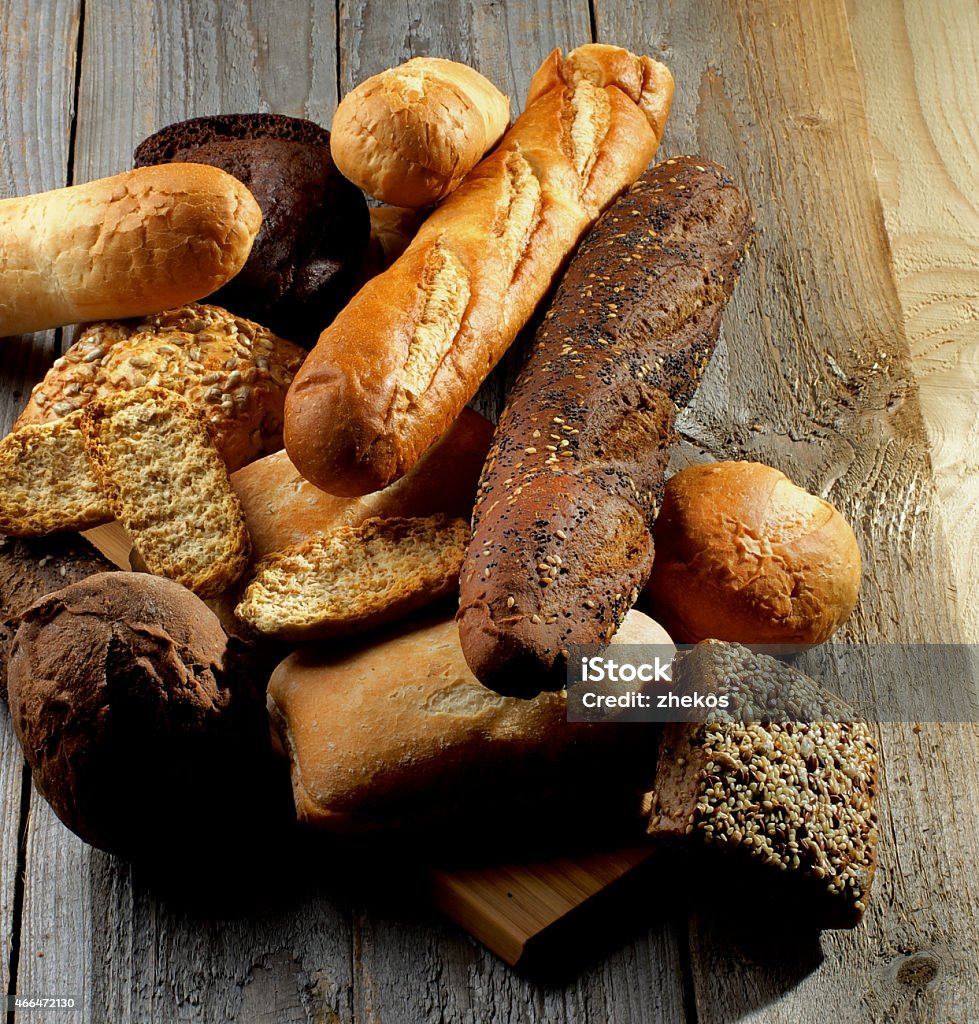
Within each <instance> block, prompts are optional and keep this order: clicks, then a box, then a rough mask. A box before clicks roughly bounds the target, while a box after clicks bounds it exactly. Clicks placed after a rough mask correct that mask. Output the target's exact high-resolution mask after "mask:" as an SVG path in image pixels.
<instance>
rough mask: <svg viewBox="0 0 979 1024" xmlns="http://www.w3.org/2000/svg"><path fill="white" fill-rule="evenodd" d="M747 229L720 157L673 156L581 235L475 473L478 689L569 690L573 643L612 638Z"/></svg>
mask: <svg viewBox="0 0 979 1024" xmlns="http://www.w3.org/2000/svg"><path fill="white" fill-rule="evenodd" d="M751 225H752V215H751V210H750V207H749V205H748V203H747V202H746V201H745V199H744V198H743V197H742V196H741V194H740V192H739V191H738V189H737V188H736V187H735V185H734V183H733V181H732V180H731V178H730V177H729V176H728V174H727V172H726V171H725V170H724V169H723V168H722V167H720V166H718V165H717V164H714V163H711V162H710V161H707V160H703V159H701V158H699V157H689V156H687V157H678V158H675V159H673V160H667V161H665V162H664V163H661V164H659V165H658V166H656V167H654V168H652V169H651V170H649V171H647V172H646V173H645V174H644V175H643V177H642V178H641V179H640V180H639V181H638V182H637V184H636V185H635V186H634V187H633V188H632V189H631V191H629V192H628V193H627V194H626V195H624V196H623V197H622V198H621V199H620V200H619V201H618V202H617V203H616V204H615V205H614V206H613V207H612V208H611V210H609V212H608V213H607V214H606V215H605V217H604V218H603V219H602V220H601V221H600V222H599V224H598V225H597V226H596V227H595V228H594V229H593V230H592V231H591V232H590V233H589V235H588V236H587V237H586V238H585V240H584V242H583V243H582V244H581V246H580V248H579V250H578V252H577V254H576V255H575V258H574V259H573V261H572V263H571V265H570V267H569V269H568V272H567V274H566V275H565V277H564V279H563V280H562V282H561V285H560V286H559V288H558V291H557V293H556V295H555V297H554V301H553V303H552V305H551V308H550V310H549V312H548V313H547V316H546V318H545V320H544V322H543V323H542V325H541V327H540V329H539V330H538V333H537V337H536V339H535V344H534V347H533V349H532V351H531V353H530V356H529V357H528V361H527V364H526V365H525V367H524V369H523V372H522V373H521V376H520V378H519V380H518V381H517V383H516V385H515V387H514V389H513V391H512V392H511V394H510V397H509V400H508V401H507V405H506V408H505V409H504V411H503V414H502V416H501V417H500V422H499V424H498V426H497V431H496V434H495V436H494V440H493V444H492V446H491V448H490V454H489V457H488V459H487V462H486V466H485V468H484V470H483V475H482V478H481V481H480V490H479V494H478V496H477V500H476V508H475V510H474V514H473V536H472V541H471V543H470V546H469V550H468V553H467V556H466V561H465V563H464V565H463V570H462V576H461V598H460V609H459V628H460V633H461V636H462V646H463V650H464V651H465V654H466V659H467V661H468V663H469V666H470V668H471V669H472V670H473V672H474V673H475V675H476V676H477V677H478V678H479V679H480V681H481V682H483V683H485V684H486V685H489V686H492V687H494V688H495V689H498V690H499V691H500V692H501V693H510V692H514V687H522V686H524V685H527V683H528V682H530V683H531V684H532V685H534V686H554V687H560V686H563V685H564V678H563V671H562V670H563V667H564V661H565V656H564V652H565V651H566V650H567V648H568V647H569V645H571V644H594V643H606V642H607V641H608V640H609V639H610V637H611V636H612V635H613V634H614V633H615V631H616V629H617V628H618V626H619V625H620V623H621V622H622V620H623V618H624V617H625V614H626V612H627V611H628V610H629V608H630V607H631V606H632V605H633V604H634V603H635V601H636V598H637V596H638V594H639V591H640V590H641V589H642V587H643V585H644V584H645V582H646V580H647V578H648V576H649V573H650V570H651V568H652V564H653V542H652V537H651V532H650V531H651V529H652V525H653V520H654V518H655V516H656V509H657V503H658V502H659V500H660V497H661V492H662V487H663V479H664V471H665V468H666V462H667V458H668V448H669V445H670V444H671V442H672V441H673V439H674V429H673V421H674V417H675V414H676V408H677V406H683V405H685V404H686V403H687V402H688V401H689V400H690V397H691V396H692V395H693V392H694V390H695V388H696V386H697V383H698V381H699V379H700V376H701V374H702V373H703V370H704V368H705V367H706V365H707V362H708V360H709V359H710V356H711V353H712V352H713V349H714V345H715V343H716V341H717V335H718V330H719V328H720V318H721V313H722V311H723V309H724V305H725V303H726V302H727V299H728V297H729V296H730V294H731V291H732V289H733V287H734V283H735V280H736V276H737V272H738V269H739V267H740V264H741V260H742V259H743V257H744V254H745V251H746V247H747V244H748V240H749V238H750V235H751ZM520 692H521V693H523V691H522V690H521V691H520Z"/></svg>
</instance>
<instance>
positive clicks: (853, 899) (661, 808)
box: [643, 641, 878, 927]
mask: <svg viewBox="0 0 979 1024" xmlns="http://www.w3.org/2000/svg"><path fill="white" fill-rule="evenodd" d="M674 664H675V668H674V690H675V691H676V692H677V693H686V694H689V693H694V692H697V693H699V694H702V695H703V694H707V693H714V694H715V695H727V696H728V698H729V707H728V709H727V710H726V711H711V712H709V713H708V716H707V720H706V721H702V722H671V723H669V724H668V725H666V726H665V728H664V731H663V737H662V740H661V744H660V754H659V761H658V764H657V769H656V778H655V782H654V785H653V789H652V791H651V792H650V793H647V794H646V797H645V800H644V806H643V811H644V813H646V814H648V816H649V823H648V828H647V832H648V834H649V835H650V836H652V837H655V838H657V839H658V840H663V841H666V842H672V843H674V844H682V845H683V846H684V848H687V849H690V848H691V847H706V850H705V853H708V854H714V855H716V856H710V857H709V863H710V866H711V870H718V869H719V867H720V866H721V865H722V862H723V861H724V858H725V856H726V857H727V866H728V868H729V869H730V870H731V872H733V873H734V874H735V875H736V874H737V872H738V871H739V870H741V872H742V873H741V876H740V878H739V879H738V881H739V883H740V884H742V885H750V884H752V883H756V888H757V891H759V892H762V891H768V892H769V894H771V891H772V890H773V886H774V891H776V892H778V893H779V894H780V895H784V896H785V897H786V898H787V899H789V900H790V901H791V902H792V903H794V904H796V905H800V906H801V907H803V909H804V913H805V914H806V915H807V916H808V917H809V919H810V920H812V922H813V923H815V924H817V925H819V926H821V927H852V926H853V925H855V924H856V923H857V922H858V921H859V920H860V917H861V916H862V915H863V912H864V910H865V909H866V906H867V897H868V894H869V891H870V886H871V882H872V880H873V876H874V869H875V866H876V845H877V816H876V811H875V808H874V799H875V796H876V792H877V775H878V756H877V748H876V744H875V741H874V738H873V736H872V733H871V731H870V729H869V727H868V726H867V724H866V723H865V722H862V721H859V720H858V719H857V717H856V716H855V715H854V714H853V712H852V710H851V709H849V708H848V707H847V706H846V704H845V703H844V702H843V701H841V700H840V699H839V698H838V697H835V696H833V695H831V694H829V693H827V692H826V691H825V690H823V689H822V688H821V687H820V686H819V685H818V684H817V683H816V682H815V681H814V680H812V679H810V678H809V677H808V676H806V675H804V674H803V673H802V672H800V671H798V670H797V669H794V668H792V667H791V666H790V665H788V664H786V663H784V662H781V661H779V660H777V659H775V658H771V657H768V656H767V655H763V654H755V653H752V652H751V651H749V650H748V649H747V648H745V647H742V646H740V645H738V644H727V643H721V642H719V641H707V642H705V643H702V644H698V645H697V647H695V648H694V649H693V650H692V651H690V652H688V653H686V654H681V655H678V656H677V659H676V661H675V663H674Z"/></svg>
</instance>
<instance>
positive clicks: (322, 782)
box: [268, 611, 664, 832]
mask: <svg viewBox="0 0 979 1024" xmlns="http://www.w3.org/2000/svg"><path fill="white" fill-rule="evenodd" d="M663 642H664V634H663V632H662V630H661V629H660V627H659V626H657V624H656V623H654V622H653V620H652V619H649V618H647V617H646V616H645V615H642V614H641V613H639V612H635V611H633V612H630V613H629V615H628V616H627V617H626V620H625V622H624V623H623V625H622V628H621V629H620V631H619V633H618V634H616V637H615V638H614V639H613V643H633V644H636V643H647V644H662V643H663ZM268 702H269V713H270V715H271V718H272V725H273V729H274V730H275V733H276V735H277V738H278V740H279V742H280V744H281V746H282V748H283V749H284V750H285V751H286V753H287V754H288V756H289V759H290V762H291V768H292V783H293V796H294V799H295V802H296V811H297V814H298V817H299V820H300V821H304V822H306V823H308V824H311V825H314V826H316V827H318V828H322V829H327V830H331V831H341V832H345V831H358V830H369V829H372V828H381V827H385V826H388V825H392V824H409V823H413V824H417V823H419V822H422V821H425V820H427V819H428V818H430V817H438V816H440V815H441V814H444V813H446V812H447V811H452V810H453V809H463V808H468V809H470V810H471V809H472V808H474V807H477V808H480V809H481V810H482V809H483V808H482V807H481V801H483V800H487V801H491V802H494V803H496V802H497V801H502V802H503V804H504V805H505V806H506V805H508V804H509V803H511V802H512V803H513V804H514V805H516V804H517V803H524V804H525V803H526V802H527V801H530V802H535V801H536V802H538V803H539V804H540V805H541V806H542V807H543V806H544V805H545V804H546V802H547V799H548V794H550V793H553V792H554V791H555V789H557V788H560V787H561V786H562V785H566V786H567V788H568V789H569V791H570V792H574V784H575V778H576V777H577V778H578V781H581V778H582V775H578V776H576V774H575V772H576V771H578V772H583V774H584V776H587V777H588V778H589V779H590V780H591V781H593V782H594V781H597V780H600V779H602V778H603V776H604V778H605V779H607V780H608V781H609V782H616V783H617V785H619V787H620V792H626V791H627V786H628V783H627V782H626V781H625V780H624V779H623V778H621V776H620V774H619V772H620V766H621V765H622V764H623V762H624V761H626V760H629V759H630V758H631V757H633V756H635V755H636V754H637V753H638V755H639V760H640V762H641V763H645V764H646V765H647V766H648V769H649V773H650V775H651V774H652V769H653V767H654V761H655V753H654V750H655V745H654V740H653V739H652V736H651V734H650V729H652V728H654V727H651V726H646V725H643V724H641V723H630V724H628V725H622V726H618V727H617V726H615V725H611V724H609V723H581V722H569V721H568V720H567V699H566V695H565V693H564V692H563V691H558V692H544V693H541V694H539V695H538V696H537V697H534V698H533V699H531V700H523V699H520V698H516V697H504V696H501V695H500V694H498V693H495V692H494V691H493V690H489V689H487V688H486V687H484V686H483V685H482V684H481V683H479V682H478V680H477V679H476V677H475V676H474V675H473V674H472V673H471V672H470V671H469V668H468V666H467V665H466V659H465V657H464V656H463V653H462V648H461V646H460V643H459V630H458V628H457V626H456V623H455V621H454V620H453V619H452V618H451V617H448V616H443V617H441V618H438V619H435V620H432V621H429V622H427V623H424V624H421V625H419V624H414V625H412V626H410V627H407V628H406V629H405V630H403V631H401V632H399V633H397V634H394V635H391V636H389V637H388V638H387V639H385V640H383V641H382V642H380V643H375V644H373V645H371V646H366V647H360V648H356V649H354V650H352V651H350V650H347V651H344V650H342V649H341V650H338V649H337V647H336V645H335V644H331V645H329V646H327V645H325V644H323V645H311V646H306V647H303V648H301V649H300V650H298V651H295V652H294V653H293V654H290V655H289V657H287V658H286V659H285V660H284V661H283V662H282V663H281V664H280V665H279V666H278V668H277V669H276V670H275V672H274V673H273V675H272V679H271V681H270V683H269V690H268ZM609 799H611V796H609ZM637 805H638V804H637Z"/></svg>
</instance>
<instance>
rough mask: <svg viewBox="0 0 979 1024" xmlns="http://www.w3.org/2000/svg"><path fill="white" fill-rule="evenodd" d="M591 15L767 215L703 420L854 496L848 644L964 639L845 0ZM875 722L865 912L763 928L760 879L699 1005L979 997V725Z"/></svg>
mask: <svg viewBox="0 0 979 1024" xmlns="http://www.w3.org/2000/svg"><path fill="white" fill-rule="evenodd" d="M597 13H598V18H597V26H598V33H599V37H600V38H602V39H605V38H609V39H612V38H616V39H631V40H637V39H638V40H641V41H642V43H643V44H644V45H645V47H646V48H647V49H649V50H651V52H656V51H657V49H660V51H661V52H662V53H663V54H664V56H665V58H666V59H667V60H668V61H669V62H670V63H671V65H672V67H673V70H674V73H675V74H676V76H677V82H678V86H677V97H676V102H675V105H674V112H673V116H672V118H671V121H670V125H669V128H668V130H667V139H666V141H665V143H664V149H665V150H666V151H667V152H672V153H675V152H680V151H697V152H702V153H704V154H705V155H706V156H709V157H713V158H715V159H719V160H721V161H722V162H724V163H726V164H727V165H728V166H729V167H730V168H731V169H732V171H733V172H734V173H735V175H736V176H737V177H738V178H739V179H740V181H741V182H742V183H743V184H744V185H745V187H746V188H747V190H748V193H749V194H750V196H751V197H752V199H753V201H754V203H755V206H756V209H757V213H758V236H757V240H756V243H755V246H754V251H753V254H752V256H751V258H750V260H749V262H748V264H747V267H746V270H745V273H744V275H743V278H742V282H741V284H740V286H739V288H738V290H737V291H736V293H735V299H734V302H733V304H732V308H731V310H730V311H729V313H728V315H727V318H726V321H725V344H724V345H723V346H722V348H721V350H720V351H719V353H718V358H717V359H716V360H715V362H714V364H712V367H711V369H710V370H709V371H708V374H707V378H706V379H705V382H704V385H703V387H702V388H701V389H700V392H699V393H698V398H697V404H696V408H695V409H694V410H693V411H692V412H691V414H689V415H688V416H687V417H686V418H685V430H686V431H687V433H688V434H689V435H690V436H691V437H692V438H693V439H694V440H695V441H696V442H697V443H698V444H700V445H701V446H702V447H704V448H705V449H707V450H708V451H709V452H710V453H711V454H712V455H713V456H715V457H717V458H725V457H727V458H732V457H733V458H738V457H741V458H754V459H758V460H760V461H764V462H768V463H771V464H774V465H776V466H779V467H780V468H782V469H784V470H785V471H786V472H788V473H789V475H790V476H792V477H794V478H795V479H796V480H797V481H798V482H799V483H801V484H803V485H805V486H808V487H810V488H812V489H814V490H816V491H817V492H819V493H822V494H824V495H827V496H828V497H829V498H830V499H831V500H833V501H834V502H836V503H837V504H838V505H840V507H841V508H842V509H843V511H844V513H845V514H846V515H847V517H848V518H849V519H850V521H851V522H852V523H853V524H854V526H855V528H856V530H857V532H858V536H859V539H860V542H861V548H862V551H863V554H864V557H865V583H864V587H863V591H862V597H861V604H860V607H859V609H858V613H857V614H856V616H855V617H854V619H853V620H852V621H851V623H850V624H849V626H848V628H847V635H848V637H849V638H851V639H854V640H863V641H872V642H891V643H895V644H899V643H901V642H902V641H904V642H915V641H918V642H920V641H941V640H948V639H954V638H956V637H958V636H959V632H958V626H957V620H956V612H955V607H954V603H953V600H952V587H951V582H950V581H951V574H950V565H949V553H948V547H947V542H946V540H945V538H944V535H943V534H942V532H941V529H940V524H939V520H938V515H937V511H936V500H935V493H934V488H933V484H932V476H931V470H930V466H929V462H928V450H927V443H926V438H925V434H924V430H923V427H922V422H921V417H920V410H919V407H918V401H917V393H916V390H915V388H914V384H913V379H912V374H911V369H910V361H909V352H908V346H907V342H906V339H905V337H904V334H903V330H902V324H901V310H900V306H899V304H898V301H897V295H896V292H895V288H894V281H893V276H892V269H891V265H890V261H889V258H888V246H887V239H886V235H885V232H884V225H883V220H882V216H881V210H880V203H879V198H878V196H877V193H876V189H875V185H874V180H873V174H872V164H871V154H870V148H869V141H868V135H867V130H866V124H865V120H864V115H863V110H862V106H861V97H860V83H859V80H858V78H857V74H856V69H855V65H854V63H853V58H852V50H851V48H850V44H849V39H848V34H847V25H846V18H845V12H844V10H843V7H842V4H841V3H825V2H810V3H802V4H799V5H795V4H782V3H775V2H754V3H750V4H744V5H734V4H724V3H710V4H688V5H667V4H662V5H656V4H648V5H643V6H642V7H640V6H639V5H636V6H635V7H634V9H633V12H632V15H631V16H630V15H629V14H628V13H627V11H626V9H625V8H624V7H623V6H622V5H609V6H607V7H606V6H605V5H600V6H599V8H598V12H597ZM863 696H868V697H869V696H870V691H869V689H868V690H867V691H866V692H865V693H864V694H863ZM880 734H881V743H882V758H883V782H882V789H883V798H882V801H881V812H882V818H881V850H880V857H881V869H880V875H879V878H878V883H877V891H876V893H875V895H874V898H873V900H872V902H871V908H870V912H869V914H868V916H867V920H866V921H865V923H864V924H863V925H862V926H861V927H860V928H859V929H857V930H856V931H855V932H853V933H827V934H826V935H824V936H823V937H822V939H821V940H817V938H816V937H815V936H808V937H806V936H804V935H801V936H800V935H794V934H793V932H792V929H791V928H788V930H786V928H785V927H784V923H781V922H780V923H773V922H752V921H751V920H750V917H751V913H752V909H751V908H752V902H751V898H750V894H747V896H746V898H745V901H744V902H743V904H742V905H741V906H740V915H739V916H738V915H736V916H735V917H734V918H733V919H731V920H724V919H722V918H720V917H714V916H710V915H707V914H701V915H699V916H698V917H697V918H695V920H694V924H693V927H692V931H691V951H692V956H693V971H694V991H695V995H696V1007H697V1013H698V1017H699V1019H701V1020H703V1021H722V1020H723V1021H726V1020H730V1019H731V1018H732V1015H737V1016H738V1018H739V1019H741V1018H744V1019H749V1020H752V1021H786V1022H787V1021H800V1020H804V1021H815V1020H823V1019H834V1020H841V1021H854V1022H856V1021H861V1022H862V1021H867V1020H874V1021H877V1020H890V1019H902V1020H921V1021H925V1020H929V1021H931V1020H959V1019H971V1017H974V1016H976V1015H977V1013H979V981H977V978H976V974H975V969H974V964H975V960H974V950H975V948H976V941H977V938H979V934H977V921H976V915H975V907H976V904H977V897H979V889H977V883H976V876H975V872H974V866H973V865H974V859H975V856H976V853H977V852H979V851H977V837H976V835H975V830H974V829H973V828H966V829H962V828H956V827H955V826H953V825H952V824H951V822H953V821H955V820H956V819H962V820H968V818H969V816H970V815H971V810H970V808H973V807H974V806H975V801H976V797H977V794H979V777H977V767H976V765H977V757H976V754H977V747H976V730H975V727H974V726H960V725H949V724H945V725H936V724H924V725H923V726H922V727H920V731H919V730H918V729H917V728H912V726H911V725H910V724H908V725H899V724H895V725H885V726H882V727H881V728H880ZM938 750H941V751H943V756H941V757H939V756H937V755H936V753H935V752H936V751H938ZM925 794H927V796H925ZM793 945H794V946H795V948H794V949H793Z"/></svg>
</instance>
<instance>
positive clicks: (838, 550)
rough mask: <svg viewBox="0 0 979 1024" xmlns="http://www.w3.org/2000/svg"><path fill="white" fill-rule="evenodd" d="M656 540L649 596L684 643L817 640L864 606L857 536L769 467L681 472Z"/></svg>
mask: <svg viewBox="0 0 979 1024" xmlns="http://www.w3.org/2000/svg"><path fill="white" fill-rule="evenodd" d="M653 537H654V540H655V544H656V558H655V560H654V562H653V572H652V575H651V576H650V578H649V584H648V586H647V587H646V590H645V593H644V596H645V599H646V600H647V601H648V602H649V605H650V607H651V608H652V609H653V614H654V615H655V616H656V617H657V619H659V621H660V622H662V623H663V624H664V625H665V626H666V627H667V628H668V629H669V630H670V632H671V633H672V635H673V636H674V637H675V638H676V639H677V641H679V642H680V643H697V642H698V641H700V640H706V639H708V638H713V639H715V640H734V641H737V642H738V643H744V644H818V643H822V642H823V641H824V640H828V639H829V637H830V636H832V635H833V633H835V632H836V630H837V629H838V628H839V627H840V626H841V625H842V624H843V623H844V622H845V621H846V620H847V618H848V617H849V615H850V612H852V611H853V607H854V605H855V604H856V602H857V592H858V590H859V587H860V549H859V548H858V547H857V540H856V537H854V535H853V530H852V529H850V526H849V524H848V523H847V521H846V520H845V519H844V518H843V516H841V515H840V513H839V512H838V511H837V510H836V509H835V508H834V507H833V506H832V505H831V504H830V503H829V502H828V501H823V500H822V499H821V498H817V497H816V496H815V495H813V494H809V493H808V492H806V491H804V490H803V489H802V488H801V487H796V485H795V484H793V483H792V481H791V480H789V479H788V478H787V477H786V476H785V475H784V474H783V473H780V472H779V471H778V470H777V469H773V468H772V467H771V466H764V465H762V464H761V463H758V462H716V463H711V464H709V465H703V466H691V467H690V468H688V469H684V470H682V471H681V472H679V473H677V474H676V475H675V476H674V477H672V478H671V479H670V481H669V482H668V483H667V485H666V492H665V496H664V499H663V509H662V511H661V512H660V514H659V517H658V518H657V520H656V528H655V531H654V534H653Z"/></svg>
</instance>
